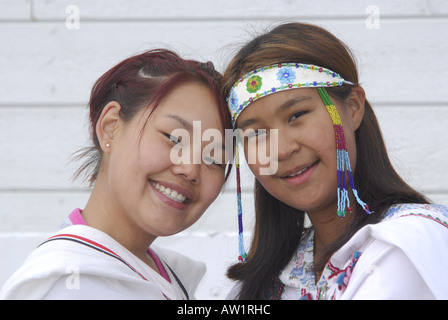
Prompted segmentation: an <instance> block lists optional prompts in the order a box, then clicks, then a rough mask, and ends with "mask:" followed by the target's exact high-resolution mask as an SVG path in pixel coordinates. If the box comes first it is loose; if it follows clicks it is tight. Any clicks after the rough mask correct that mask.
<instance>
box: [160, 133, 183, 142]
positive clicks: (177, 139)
mask: <svg viewBox="0 0 448 320" xmlns="http://www.w3.org/2000/svg"><path fill="white" fill-rule="evenodd" d="M164 135H165V136H166V137H167V138H168V139H169V140H170V141H171V142H174V143H175V144H179V143H181V142H182V139H180V138H179V137H176V136H173V135H171V134H169V133H164Z"/></svg>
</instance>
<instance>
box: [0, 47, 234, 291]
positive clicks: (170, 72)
mask: <svg viewBox="0 0 448 320" xmlns="http://www.w3.org/2000/svg"><path fill="white" fill-rule="evenodd" d="M220 77H221V76H220V74H219V73H218V72H217V71H215V69H214V67H213V65H212V64H211V63H200V62H196V61H191V60H184V59H182V58H180V57H179V56H178V55H177V54H175V53H173V52H171V51H168V50H162V49H159V50H152V51H148V52H144V53H142V54H139V55H136V56H133V57H131V58H128V59H126V60H124V61H123V62H121V63H119V64H118V65H116V66H115V67H113V68H112V69H110V70H109V71H107V72H106V73H105V74H104V75H102V76H101V77H100V78H99V79H98V80H97V81H96V83H95V85H94V86H93V89H92V92H91V97H90V102H89V108H90V121H91V123H90V124H91V130H92V132H91V138H92V142H93V146H92V147H91V148H88V149H87V150H84V151H83V152H82V153H81V157H82V158H85V159H86V161H85V163H84V165H83V166H82V167H81V168H80V170H79V171H78V172H77V175H80V174H85V175H86V176H87V177H88V180H89V181H90V183H91V185H93V190H92V193H91V196H90V198H89V200H88V203H87V204H86V206H85V207H84V209H82V210H81V209H76V210H74V211H73V212H72V213H71V214H70V215H69V216H68V218H67V219H66V221H65V224H64V228H63V229H62V230H60V231H59V232H58V233H56V234H55V235H54V236H52V237H50V238H49V239H48V240H47V241H46V242H44V243H43V244H41V245H40V246H39V247H38V248H37V249H36V250H35V251H34V252H33V253H32V254H31V255H30V256H29V257H28V259H27V260H26V262H25V263H24V265H23V266H22V267H21V268H20V269H19V270H18V271H17V272H16V273H15V274H14V275H13V276H12V277H11V278H10V279H9V281H8V282H7V283H6V285H5V286H4V288H3V291H2V292H1V298H3V299H189V298H192V297H193V294H194V291H195V289H196V286H197V284H198V282H199V280H200V279H201V277H202V275H203V273H204V272H205V266H204V264H203V263H199V262H196V261H193V260H191V259H190V258H188V257H186V256H183V255H180V254H177V253H174V252H170V251H168V250H162V249H151V248H150V245H151V244H152V242H153V241H154V240H155V239H156V238H157V237H159V236H170V235H173V234H176V233H178V232H180V231H182V230H184V229H186V228H188V227H189V226H191V225H192V224H193V223H195V222H196V221H197V220H198V219H199V218H200V217H201V215H202V214H203V213H204V212H205V210H206V209H207V207H208V206H209V205H210V204H211V203H212V202H213V201H214V200H215V198H216V197H217V196H218V194H219V192H220V190H221V188H222V186H223V184H224V181H225V179H226V177H227V173H226V165H225V163H224V161H223V160H222V159H212V161H207V162H206V161H201V162H200V163H197V162H196V163H194V162H191V161H190V162H189V161H184V162H181V163H178V164H175V163H173V161H171V153H172V149H173V147H175V146H179V145H181V146H182V150H189V151H191V155H192V156H193V154H194V153H198V152H199V153H200V152H201V151H202V150H203V149H204V147H205V143H204V142H201V143H202V144H200V145H193V143H192V141H191V140H192V139H193V137H192V135H193V132H192V128H193V122H194V121H200V124H201V126H200V128H201V130H202V132H203V131H205V130H207V129H214V130H218V131H219V132H220V133H221V134H222V136H224V130H225V129H227V128H230V127H231V123H230V117H229V115H228V112H227V110H226V106H225V102H224V101H222V100H221V99H220V95H219V87H218V86H219V81H220ZM177 129H183V130H185V131H186V132H188V133H189V134H190V136H191V140H190V141H189V140H188V139H185V136H184V137H182V139H181V138H180V137H177V136H174V135H172V132H174V131H175V130H177ZM202 132H201V133H202ZM209 144H210V143H208V144H207V145H208V146H209ZM217 147H218V148H223V146H222V145H219V146H217Z"/></svg>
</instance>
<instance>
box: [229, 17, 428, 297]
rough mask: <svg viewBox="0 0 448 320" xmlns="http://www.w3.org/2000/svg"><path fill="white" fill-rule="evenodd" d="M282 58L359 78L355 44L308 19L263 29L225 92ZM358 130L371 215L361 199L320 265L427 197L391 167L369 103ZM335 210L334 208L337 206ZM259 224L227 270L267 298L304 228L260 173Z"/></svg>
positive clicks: (340, 92) (337, 90)
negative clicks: (365, 230)
mask: <svg viewBox="0 0 448 320" xmlns="http://www.w3.org/2000/svg"><path fill="white" fill-rule="evenodd" d="M283 62H300V63H306V64H314V65H318V66H322V67H326V68H328V69H330V70H333V71H335V72H336V73H339V74H340V75H341V76H342V77H343V78H344V79H346V80H349V81H351V82H353V83H354V84H355V85H359V83H358V72H357V68H356V64H355V62H354V59H353V57H352V55H351V53H350V51H349V49H348V48H347V47H346V46H345V45H344V44H343V43H342V42H341V41H340V40H339V39H337V38H336V37H335V36H333V35H332V34H331V33H329V32H328V31H326V30H325V29H323V28H321V27H318V26H314V25H310V24H302V23H287V24H283V25H280V26H278V27H276V28H274V29H272V30H271V31H270V32H268V33H265V34H263V35H260V36H258V37H256V38H254V39H253V40H251V41H250V42H248V43H247V44H246V45H244V46H243V47H242V48H241V49H240V51H239V52H238V53H237V54H236V56H235V57H234V58H233V60H232V61H231V62H230V64H229V66H228V68H227V70H226V71H225V73H224V76H223V87H222V90H223V95H224V96H228V94H229V92H230V89H231V88H232V86H233V84H234V83H235V82H236V81H237V80H238V79H239V78H240V77H242V76H243V75H245V74H247V73H248V72H250V71H252V70H255V69H257V68H260V67H263V66H267V65H271V64H276V63H283ZM327 91H328V93H329V94H330V96H332V97H334V98H335V99H338V100H339V101H342V102H343V101H345V100H346V99H347V97H348V96H349V94H350V92H351V87H350V86H342V87H334V88H329V89H327ZM364 108H365V111H364V117H363V120H362V122H361V125H360V126H359V128H358V130H357V131H356V133H355V139H356V150H357V156H356V159H357V160H356V166H355V168H356V170H355V172H354V180H355V185H356V186H357V190H358V194H359V196H360V198H361V199H363V201H365V202H366V203H368V204H369V207H370V210H371V211H374V213H373V214H371V215H366V214H365V213H364V212H363V210H362V208H361V207H360V206H359V205H358V204H357V208H356V210H354V212H353V215H354V218H353V222H352V223H351V224H350V225H349V226H348V228H347V230H346V231H345V233H344V234H343V235H341V237H340V238H339V239H337V240H336V241H335V242H334V243H332V244H331V245H329V246H328V247H326V248H325V249H324V253H323V254H322V255H321V257H322V258H321V259H319V260H318V261H315V262H314V268H315V270H316V271H322V270H323V268H324V266H325V264H326V263H327V261H328V259H329V258H330V257H331V255H332V254H333V253H334V252H336V251H337V250H338V249H339V248H340V247H342V246H343V245H344V244H345V243H346V242H347V241H348V240H349V239H350V238H351V237H352V236H353V235H354V234H355V233H356V232H357V231H358V230H359V229H360V228H361V227H363V226H365V225H367V224H374V223H378V222H380V221H381V220H382V219H383V217H384V215H385V213H386V212H387V210H388V209H389V208H390V206H392V205H394V204H398V203H428V202H429V201H428V200H427V199H426V198H425V197H424V196H423V195H422V194H420V193H418V192H417V191H415V190H414V189H412V188H411V187H410V186H409V185H407V184H406V183H405V182H404V181H403V179H402V178H401V177H400V176H399V175H398V174H397V172H396V171H395V169H394V168H393V166H392V164H391V162H390V160H389V157H388V155H387V151H386V147H385V144H384V141H383V137H382V134H381V130H380V127H379V124H378V121H377V119H376V116H375V114H374V112H373V110H372V107H371V106H370V104H369V102H368V101H367V100H366V101H365V106H364ZM335 214H336V212H335ZM255 216H256V221H255V230H254V233H253V240H252V243H251V247H250V250H249V252H248V257H247V262H246V263H238V264H235V265H233V266H231V267H230V268H229V270H228V273H227V275H228V277H229V278H231V279H234V280H238V281H240V282H241V290H240V293H239V298H240V299H267V298H269V297H270V292H271V291H272V289H273V288H274V287H275V285H276V283H278V281H279V280H278V275H279V273H280V272H281V270H282V269H283V268H284V267H285V266H286V265H287V264H288V262H289V261H290V260H291V258H292V256H293V254H294V252H295V251H296V249H297V246H298V244H299V242H300V239H301V237H302V234H303V231H304V216H305V213H304V212H303V211H300V210H297V209H294V208H292V207H289V206H288V205H286V204H285V203H283V202H281V201H280V200H278V199H276V198H275V197H273V196H272V195H271V194H270V193H269V192H267V191H266V190H265V189H264V187H263V186H262V185H261V184H260V183H259V182H258V181H257V180H255Z"/></svg>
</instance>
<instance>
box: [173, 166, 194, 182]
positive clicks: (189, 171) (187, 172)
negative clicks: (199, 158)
mask: <svg viewBox="0 0 448 320" xmlns="http://www.w3.org/2000/svg"><path fill="white" fill-rule="evenodd" d="M172 170H173V173H174V174H175V175H178V176H181V177H183V178H184V179H185V180H187V181H188V182H190V183H193V184H198V183H199V181H200V179H199V177H200V171H201V165H200V164H193V163H191V164H186V163H181V164H177V165H174V166H173V167H172Z"/></svg>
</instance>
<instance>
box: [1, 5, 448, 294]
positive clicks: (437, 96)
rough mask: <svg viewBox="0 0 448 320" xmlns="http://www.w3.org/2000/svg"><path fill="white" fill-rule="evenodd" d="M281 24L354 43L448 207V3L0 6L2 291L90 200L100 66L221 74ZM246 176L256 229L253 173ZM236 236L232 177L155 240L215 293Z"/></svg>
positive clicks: (397, 147) (401, 154) (409, 157)
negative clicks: (204, 66) (211, 199)
mask: <svg viewBox="0 0 448 320" xmlns="http://www.w3.org/2000/svg"><path fill="white" fill-rule="evenodd" d="M77 18H79V19H77ZM286 21H302V22H311V23H315V24H318V25H321V26H323V27H325V28H327V29H328V30H330V31H331V32H333V33H334V34H335V35H336V36H338V37H339V38H341V39H342V40H343V41H345V42H346V43H347V44H348V45H349V47H350V48H351V49H352V50H353V52H354V54H355V55H356V57H357V60H358V64H359V69H360V79H361V82H362V83H363V85H364V88H365V90H366V93H367V98H368V99H369V100H370V102H371V104H372V105H373V107H374V110H375V111H376V113H377V116H378V118H379V121H380V124H381V126H382V130H383V133H384V137H385V140H386V143H387V146H388V150H389V154H390V156H391V158H392V161H393V163H394V164H395V166H396V168H397V170H398V171H399V173H400V174H402V176H403V177H404V178H405V180H406V181H408V182H409V183H410V184H411V185H412V186H414V187H415V188H416V189H418V190H419V191H422V192H423V193H424V194H426V195H428V196H429V197H430V198H431V199H432V200H433V201H435V202H438V203H442V204H448V170H446V163H447V161H446V159H447V158H448V145H447V141H448V128H447V127H448V98H447V95H446V94H447V89H448V85H447V82H446V80H445V77H446V76H447V74H448V61H447V59H446V52H447V50H448V33H447V31H446V30H448V2H447V1H444V0H438V1H437V0H433V1H431V0H407V1H395V0H394V1H389V0H374V1H364V0H350V1H348V0H334V1H323V0H315V1H302V0H296V1H294V0H277V1H272V0H271V1H267V0H252V1H238V0H228V1H225V0H222V1H210V0H190V1H180V0H171V1H162V0H154V1H144V0H133V1H125V0H109V1H101V0H78V1H75V0H70V1H64V0H53V1H52V0H0V203H1V207H0V221H1V223H0V256H2V264H1V266H0V286H1V285H2V284H3V282H4V281H5V280H6V279H7V277H8V276H9V275H10V274H11V273H12V272H13V271H14V270H15V269H16V268H17V267H18V266H19V265H20V264H21V262H22V261H23V259H24V258H25V256H26V255H27V254H28V253H29V252H30V250H32V248H33V247H34V246H35V245H36V244H37V243H39V241H41V239H43V238H44V237H45V236H46V235H47V234H49V233H51V232H53V231H55V230H56V229H57V228H58V226H59V224H60V222H61V221H62V219H63V218H64V217H65V216H66V215H67V214H69V213H70V212H71V210H72V209H74V208H76V207H80V208H82V207H83V206H84V205H85V203H86V201H87V199H88V196H89V189H88V188H87V187H86V186H85V185H82V184H80V183H79V182H75V183H74V182H72V180H71V176H72V174H73V172H74V171H75V170H76V168H77V166H78V165H79V163H68V160H69V158H70V155H71V154H72V153H73V152H74V151H76V150H78V149H79V148H81V147H83V146H86V145H87V144H88V122H87V117H88V114H87V109H86V104H87V101H88V97H89V93H90V89H91V86H92V84H93V83H94V81H95V80H96V79H97V78H98V77H99V76H100V75H101V74H103V73H104V72H105V71H106V70H108V69H109V68H111V67H112V66H113V65H115V64H116V63H118V62H119V61H121V60H122V59H124V58H126V57H128V56H130V55H133V54H136V53H139V52H141V51H143V50H147V49H152V48H157V47H168V48H171V49H174V50H176V51H177V52H179V53H180V54H181V55H182V56H184V57H187V58H196V59H200V60H211V61H213V62H214V63H215V65H216V66H217V68H218V69H219V70H221V71H223V70H224V68H225V66H226V64H227V62H228V61H229V59H230V57H231V55H232V54H233V53H234V52H235V51H236V50H237V49H238V47H239V45H240V44H241V43H242V42H244V41H245V40H247V39H249V38H251V36H252V35H255V34H257V32H263V31H264V30H266V28H270V27H272V26H274V25H276V24H278V23H280V22H286ZM243 181H244V203H243V205H244V211H245V222H246V225H247V226H246V230H250V227H249V226H250V224H251V222H252V214H253V206H252V204H251V202H252V201H251V196H252V178H251V174H250V173H249V172H247V170H246V171H245V172H243ZM236 230H237V225H236V196H235V185H234V180H233V179H232V178H231V180H230V182H229V183H228V185H227V186H226V188H225V189H224V190H223V192H222V195H221V196H220V197H219V199H218V200H217V201H216V202H215V203H214V204H213V205H212V206H211V207H210V208H209V210H208V211H207V212H206V213H205V215H204V216H203V217H202V218H201V219H200V220H199V222H198V223H197V224H196V225H194V226H193V227H191V228H190V229H189V230H186V231H185V232H182V233H181V234H179V235H176V236H173V237H170V238H166V239H158V240H157V243H158V244H159V245H163V246H167V247H170V248H171V249H174V250H179V251H181V252H183V253H185V254H187V255H190V256H192V257H194V258H196V259H198V260H203V261H205V262H206V263H207V266H208V273H207V276H206V278H205V279H204V281H203V282H202V284H201V286H200V287H199V290H198V294H197V297H198V298H201V299H220V298H224V297H225V295H226V294H227V292H228V290H229V288H230V286H231V283H230V282H229V281H228V280H226V278H225V270H226V268H227V267H228V266H229V265H230V264H231V263H233V262H234V261H235V259H236V256H237V244H236V239H235V236H236ZM246 238H247V237H246Z"/></svg>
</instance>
